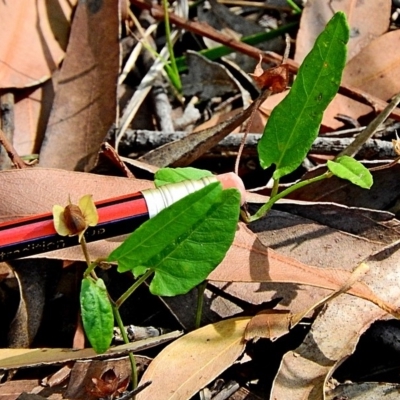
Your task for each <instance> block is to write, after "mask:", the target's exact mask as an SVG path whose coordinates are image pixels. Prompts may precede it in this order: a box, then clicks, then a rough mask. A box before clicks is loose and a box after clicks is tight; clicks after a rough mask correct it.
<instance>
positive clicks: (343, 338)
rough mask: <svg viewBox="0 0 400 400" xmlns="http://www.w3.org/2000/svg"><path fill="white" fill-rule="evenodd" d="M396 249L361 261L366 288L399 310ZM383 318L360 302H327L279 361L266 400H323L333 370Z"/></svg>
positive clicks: (398, 247)
mask: <svg viewBox="0 0 400 400" xmlns="http://www.w3.org/2000/svg"><path fill="white" fill-rule="evenodd" d="M399 250H400V244H399V243H395V244H393V245H390V246H387V247H386V248H385V249H383V250H382V251H380V252H378V253H376V254H373V255H371V256H370V257H367V258H366V259H365V263H366V264H368V266H369V267H370V271H369V273H368V274H367V275H366V277H365V278H364V281H365V283H366V284H368V285H369V286H370V287H371V288H372V289H373V290H374V292H375V293H376V294H377V295H378V296H380V297H381V298H382V299H383V300H384V301H386V302H388V303H392V304H395V305H396V306H400V300H399V299H400V287H399V285H398V282H399V280H400V268H399V266H400V252H399ZM384 317H387V315H386V314H385V312H384V311H382V310H381V309H380V308H378V307H376V306H374V305H373V304H371V303H369V302H366V301H365V300H362V299H360V298H355V297H350V296H341V297H339V298H337V299H335V300H333V301H332V302H330V303H329V304H328V305H327V306H326V307H325V309H324V312H323V313H321V314H320V315H319V316H318V317H317V319H316V321H315V322H314V324H313V326H312V329H311V331H310V333H309V334H308V335H307V337H306V339H305V340H304V342H303V343H302V344H301V345H300V347H298V348H297V349H296V350H295V351H291V352H289V353H287V354H286V355H285V356H284V359H283V361H282V364H281V367H280V370H279V372H278V375H277V377H276V378H275V382H274V387H273V390H272V393H271V399H274V398H278V399H293V400H296V399H304V398H308V399H322V398H323V390H324V385H325V382H326V380H327V378H328V377H329V376H331V374H332V373H333V370H334V369H335V368H336V367H337V365H339V364H340V362H341V360H343V359H345V358H347V357H348V356H349V355H350V354H352V352H353V351H354V349H355V346H356V344H357V342H358V340H359V337H360V335H361V334H362V333H363V332H365V330H366V329H367V328H368V327H369V326H370V325H371V324H372V323H373V322H374V321H376V320H377V319H380V318H384Z"/></svg>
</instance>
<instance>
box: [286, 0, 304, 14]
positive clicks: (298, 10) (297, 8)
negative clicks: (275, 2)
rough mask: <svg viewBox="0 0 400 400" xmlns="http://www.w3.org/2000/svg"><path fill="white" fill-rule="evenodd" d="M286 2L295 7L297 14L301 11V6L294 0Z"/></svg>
mask: <svg viewBox="0 0 400 400" xmlns="http://www.w3.org/2000/svg"><path fill="white" fill-rule="evenodd" d="M286 2H287V3H288V4H289V6H290V7H292V8H293V11H294V13H295V14H300V13H301V8H300V7H299V6H298V5H297V4H296V3H295V2H294V1H293V0H286Z"/></svg>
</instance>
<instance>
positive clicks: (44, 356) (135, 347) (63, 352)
mask: <svg viewBox="0 0 400 400" xmlns="http://www.w3.org/2000/svg"><path fill="white" fill-rule="evenodd" d="M243 330H244V328H243ZM181 334H182V333H181V332H178V331H174V332H170V333H166V334H165V335H161V336H157V337H152V338H148V339H143V340H139V341H137V342H133V343H128V344H123V345H120V346H115V347H111V348H110V349H108V350H107V351H106V352H105V353H103V354H97V353H96V352H95V351H94V350H93V349H91V348H90V349H83V350H76V349H65V348H40V349H0V368H1V369H5V370H8V369H18V368H23V367H33V366H41V365H54V364H60V363H65V362H68V361H74V360H82V359H102V358H113V357H118V356H123V355H124V356H125V355H127V354H128V353H129V352H135V351H140V350H144V349H149V348H151V347H154V346H157V345H160V344H163V343H166V342H169V341H171V340H173V339H176V338H178V337H179V336H181Z"/></svg>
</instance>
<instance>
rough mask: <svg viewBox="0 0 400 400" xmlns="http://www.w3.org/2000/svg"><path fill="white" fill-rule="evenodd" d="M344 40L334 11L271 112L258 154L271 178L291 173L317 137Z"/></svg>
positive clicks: (344, 29) (342, 21) (345, 30)
mask: <svg viewBox="0 0 400 400" xmlns="http://www.w3.org/2000/svg"><path fill="white" fill-rule="evenodd" d="M348 39H349V27H348V25H347V22H346V16H345V14H344V13H342V12H338V13H336V14H335V15H334V16H333V18H332V19H331V20H330V21H329V22H328V24H327V25H326V28H325V30H324V31H323V32H322V33H321V34H320V35H319V36H318V38H317V40H316V42H315V44H314V47H313V49H312V50H311V52H310V53H309V54H308V55H307V57H306V58H305V60H304V61H303V63H302V65H301V67H300V68H299V71H298V74H297V78H296V79H295V81H294V83H293V86H292V88H291V90H290V92H289V94H288V95H287V96H286V97H285V98H284V99H283V100H282V101H281V102H280V104H279V105H277V106H276V107H275V108H274V109H273V111H272V113H271V116H270V117H269V119H268V122H267V125H266V127H265V129H264V134H263V136H262V137H261V139H260V141H259V143H258V154H259V158H260V164H261V166H262V167H263V168H264V169H265V168H268V167H269V166H271V165H272V164H275V165H276V170H275V172H274V175H273V178H274V179H279V178H281V177H282V176H285V175H287V174H289V173H290V172H293V171H294V170H295V169H296V168H297V167H298V166H299V165H300V164H301V162H302V161H303V159H304V158H305V156H306V154H307V152H308V151H309V149H310V147H311V145H312V143H313V141H314V140H315V138H316V137H317V135H318V131H319V126H320V124H321V120H322V115H323V112H324V110H325V109H326V107H327V106H328V104H329V103H330V102H331V100H332V99H333V97H334V96H335V94H336V93H337V91H338V88H339V85H340V80H341V77H342V71H343V68H344V66H345V62H346V43H347V41H348Z"/></svg>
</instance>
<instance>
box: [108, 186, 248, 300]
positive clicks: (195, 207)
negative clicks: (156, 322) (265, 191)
mask: <svg viewBox="0 0 400 400" xmlns="http://www.w3.org/2000/svg"><path fill="white" fill-rule="evenodd" d="M239 210H240V193H239V192H238V191H237V190H236V189H228V190H222V187H221V184H220V183H219V182H216V183H211V184H209V185H207V186H206V187H204V188H203V189H201V190H199V191H196V192H194V193H192V194H190V195H188V196H186V197H184V198H183V199H181V200H179V201H178V202H176V203H175V204H173V205H172V206H170V207H168V208H166V209H165V210H163V211H161V212H160V214H158V215H156V216H155V217H154V218H152V219H150V220H149V221H147V222H146V223H145V224H143V225H142V226H140V228H138V229H137V230H136V231H135V232H133V234H132V235H130V236H129V237H128V239H126V241H125V242H124V243H122V244H121V246H119V247H118V248H117V249H115V250H114V251H113V252H112V253H111V254H110V256H109V261H114V260H116V261H118V270H119V271H120V272H123V271H128V270H131V271H132V272H133V273H134V274H135V275H139V274H143V273H144V272H145V270H146V268H147V269H151V270H153V271H154V272H155V275H154V278H153V280H152V282H151V284H150V291H151V292H152V293H153V294H156V295H159V296H175V295H178V294H183V293H187V292H188V291H189V290H191V289H192V288H193V287H195V286H196V285H198V284H199V283H201V282H202V281H204V279H206V278H207V276H208V275H209V274H210V272H211V271H212V270H213V269H214V268H215V267H216V266H217V265H218V264H219V263H220V262H221V261H222V259H223V258H224V256H225V254H226V252H227V251H228V249H229V247H230V245H231V244H232V242H233V238H234V236H235V231H236V226H237V222H238V219H239Z"/></svg>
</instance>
